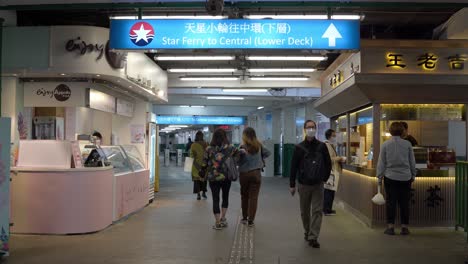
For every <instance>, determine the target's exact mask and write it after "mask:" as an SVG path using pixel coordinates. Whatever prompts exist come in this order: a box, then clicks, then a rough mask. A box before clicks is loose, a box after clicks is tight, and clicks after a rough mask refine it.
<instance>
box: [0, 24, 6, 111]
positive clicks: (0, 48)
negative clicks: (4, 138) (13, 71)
mask: <svg viewBox="0 0 468 264" xmlns="http://www.w3.org/2000/svg"><path fill="white" fill-rule="evenodd" d="M3 22H5V19H3V18H1V17H0V73H1V72H2V68H3V65H2V51H3V45H2V44H3ZM2 79H3V78H2V75H1V74H0V117H2V100H3V99H2V98H3V96H2V82H3V80H2Z"/></svg>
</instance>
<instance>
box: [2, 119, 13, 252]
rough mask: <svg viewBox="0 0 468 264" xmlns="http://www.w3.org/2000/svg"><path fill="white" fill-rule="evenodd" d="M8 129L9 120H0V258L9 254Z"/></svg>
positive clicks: (9, 126) (9, 127)
mask: <svg viewBox="0 0 468 264" xmlns="http://www.w3.org/2000/svg"><path fill="white" fill-rule="evenodd" d="M10 129H11V119H10V118H0V258H1V257H2V256H4V255H8V252H9V246H8V245H9V244H8V243H9V237H10V131H11V130H10Z"/></svg>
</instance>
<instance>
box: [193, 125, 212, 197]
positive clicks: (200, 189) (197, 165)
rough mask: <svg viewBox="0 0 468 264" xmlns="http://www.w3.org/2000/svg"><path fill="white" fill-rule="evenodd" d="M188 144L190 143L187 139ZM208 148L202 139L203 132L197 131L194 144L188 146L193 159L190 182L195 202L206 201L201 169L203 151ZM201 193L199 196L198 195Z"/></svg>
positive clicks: (205, 183) (203, 177) (203, 176)
mask: <svg viewBox="0 0 468 264" xmlns="http://www.w3.org/2000/svg"><path fill="white" fill-rule="evenodd" d="M189 140H190V142H191V141H192V140H191V139H190V138H189ZM207 147H208V144H207V143H206V142H205V140H204V139H203V132H201V131H198V132H197V134H196V135H195V143H193V144H191V146H190V149H189V151H190V157H191V158H193V166H192V181H193V193H196V194H197V200H201V198H202V197H203V199H207V197H206V192H207V189H206V186H207V182H206V180H205V175H201V174H203V173H204V171H203V170H202V168H203V165H204V164H203V158H204V156H205V150H206V148H207ZM200 193H201V195H200Z"/></svg>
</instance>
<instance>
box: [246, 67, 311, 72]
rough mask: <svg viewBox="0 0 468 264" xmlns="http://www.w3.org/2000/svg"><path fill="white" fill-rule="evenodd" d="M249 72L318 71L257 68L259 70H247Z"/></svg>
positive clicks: (309, 69)
mask: <svg viewBox="0 0 468 264" xmlns="http://www.w3.org/2000/svg"><path fill="white" fill-rule="evenodd" d="M247 71H248V72H315V71H316V69H312V68H308V69H294V68H289V69H288V68H277V69H275V68H270V69H268V68H265V69H261V68H257V69H247Z"/></svg>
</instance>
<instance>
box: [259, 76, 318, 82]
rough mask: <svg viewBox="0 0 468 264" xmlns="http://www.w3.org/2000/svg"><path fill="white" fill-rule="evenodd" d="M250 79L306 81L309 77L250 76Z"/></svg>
mask: <svg viewBox="0 0 468 264" xmlns="http://www.w3.org/2000/svg"><path fill="white" fill-rule="evenodd" d="M250 80H252V81H307V80H309V77H250Z"/></svg>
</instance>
